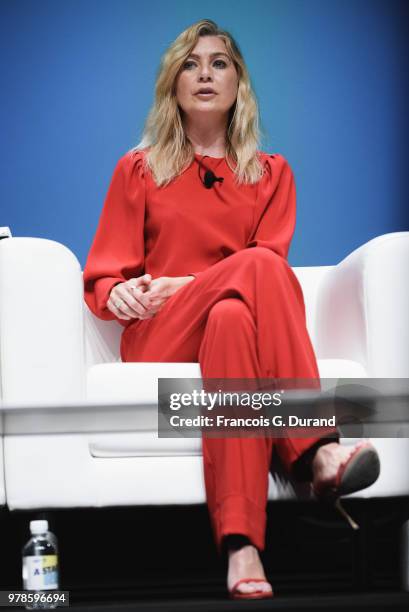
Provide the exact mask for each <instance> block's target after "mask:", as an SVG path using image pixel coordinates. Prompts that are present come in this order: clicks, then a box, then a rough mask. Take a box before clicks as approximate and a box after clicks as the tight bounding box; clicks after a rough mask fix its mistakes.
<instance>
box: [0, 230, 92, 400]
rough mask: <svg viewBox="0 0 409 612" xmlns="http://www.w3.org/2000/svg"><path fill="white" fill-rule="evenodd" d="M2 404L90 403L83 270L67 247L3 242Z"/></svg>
mask: <svg viewBox="0 0 409 612" xmlns="http://www.w3.org/2000/svg"><path fill="white" fill-rule="evenodd" d="M0 295H1V300H0V359H1V364H0V365H1V387H2V399H3V400H4V401H6V402H17V401H18V402H23V403H25V402H27V403H31V404H33V403H36V402H41V401H50V400H52V401H59V400H64V401H69V400H75V399H80V398H82V397H85V358H84V333H83V286H82V276H81V268H80V264H79V262H78V260H77V259H76V257H75V256H74V255H73V253H72V252H71V251H70V250H69V249H67V248H66V247H65V246H63V245H62V244H59V243H58V242H54V241H52V240H45V239H41V238H8V239H7V240H2V241H0Z"/></svg>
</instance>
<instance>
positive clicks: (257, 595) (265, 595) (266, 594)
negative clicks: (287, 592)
mask: <svg viewBox="0 0 409 612" xmlns="http://www.w3.org/2000/svg"><path fill="white" fill-rule="evenodd" d="M243 582H268V581H267V580H265V579H264V578H242V579H241V580H238V581H237V582H236V584H235V585H234V586H233V587H232V589H231V590H230V591H229V597H230V598H231V599H270V598H271V597H273V591H272V590H271V591H253V592H252V593H242V592H241V591H239V590H238V586H239V585H240V584H242V583H243Z"/></svg>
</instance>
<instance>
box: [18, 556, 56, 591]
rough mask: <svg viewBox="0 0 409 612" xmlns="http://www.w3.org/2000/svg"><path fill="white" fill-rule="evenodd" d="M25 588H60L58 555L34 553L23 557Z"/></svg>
mask: <svg viewBox="0 0 409 612" xmlns="http://www.w3.org/2000/svg"><path fill="white" fill-rule="evenodd" d="M23 576H24V588H25V589H27V590H29V591H43V590H47V589H58V561H57V555H42V556H38V555H33V556H27V557H24V559H23Z"/></svg>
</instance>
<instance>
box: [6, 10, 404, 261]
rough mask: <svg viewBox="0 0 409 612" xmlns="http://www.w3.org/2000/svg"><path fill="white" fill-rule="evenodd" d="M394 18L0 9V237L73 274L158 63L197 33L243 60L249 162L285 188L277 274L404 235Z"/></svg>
mask: <svg viewBox="0 0 409 612" xmlns="http://www.w3.org/2000/svg"><path fill="white" fill-rule="evenodd" d="M408 13H409V11H408V3H407V2H403V1H402V2H401V1H400V0H394V1H391V0H342V1H339V0H332V1H329V0H286V1H285V2H283V1H282V0H278V1H276V0H270V1H263V0H253V1H252V2H251V3H249V2H248V0H234V1H233V0H216V1H213V0H209V1H208V2H207V3H206V4H205V7H204V8H202V7H200V6H198V3H192V2H191V0H188V1H185V0H179V1H176V2H175V1H174V2H168V1H161V0H150V2H140V1H137V0H105V1H104V0H69V1H68V0H59V1H55V0H52V1H46V0H41V1H37V2H33V1H31V0H2V1H1V2H0V23H1V26H0V28H1V30H0V51H1V58H2V61H3V66H2V77H1V88H2V98H1V100H2V101H1V104H2V111H1V126H0V127H1V134H2V141H3V146H2V148H1V149H2V150H1V169H2V171H1V186H0V198H1V200H0V201H1V216H0V225H9V226H10V227H11V229H12V232H13V235H15V236H39V237H46V238H50V239H53V240H57V241H59V242H62V243H64V244H65V245H67V246H68V247H69V248H70V249H71V250H72V251H73V252H74V253H75V254H76V255H77V257H78V258H79V260H80V262H81V264H82V265H84V263H85V259H86V255H87V252H88V249H89V247H90V244H91V241H92V238H93V235H94V232H95V229H96V225H97V222H98V218H99V215H100V211H101V207H102V204H103V201H104V197H105V193H106V190H107V188H108V185H109V181H110V179H111V175H112V172H113V169H114V166H115V164H116V162H117V160H118V158H119V157H120V156H122V155H123V154H124V153H125V152H126V151H127V150H128V149H129V148H130V147H131V146H133V145H134V144H136V143H137V142H138V140H139V139H140V136H141V131H142V127H143V123H144V120H145V117H146V115H147V112H148V110H149V108H150V106H151V103H152V100H153V89H154V82H155V76H156V71H157V68H158V65H159V60H160V57H161V55H162V53H163V52H164V51H165V49H166V47H167V46H168V45H169V44H170V43H171V41H172V40H173V39H174V38H175V37H176V36H177V35H178V34H179V33H180V32H181V31H182V30H183V29H185V28H186V27H188V26H189V25H190V24H191V23H193V22H195V21H197V20H199V19H203V18H210V19H213V20H214V21H216V22H217V23H218V24H219V25H220V26H221V27H224V28H225V29H227V30H229V31H230V32H231V33H232V34H233V36H234V37H235V38H236V40H237V42H238V43H239V46H240V48H241V50H242V52H243V54H244V57H245V60H246V62H247V65H248V68H249V71H250V74H251V77H252V82H253V86H254V89H255V92H256V95H257V97H258V100H259V104H260V111H261V118H262V126H263V130H264V133H265V137H264V140H263V143H262V148H263V149H264V150H265V151H268V152H280V153H282V154H283V155H284V156H285V157H286V158H287V159H288V161H289V162H290V164H291V166H292V168H293V170H294V173H295V177H296V184H297V203H298V214H297V228H296V232H295V235H294V239H293V243H292V247H291V250H290V257H289V260H290V263H291V264H292V265H319V264H334V263H337V262H338V261H340V260H341V259H342V258H343V257H345V256H346V255H347V254H348V253H349V252H351V251H352V250H353V249H355V248H357V247H358V246H359V245H361V244H363V243H365V242H366V241H368V240H370V239H371V238H373V237H375V236H377V235H380V234H384V233H387V232H393V231H401V230H408V229H409V220H408V202H409V198H408V183H407V180H406V175H407V165H408V164H407V162H408V153H407V143H408V132H409V130H408V116H407V108H408V91H407V81H406V79H407V74H408V63H409V60H408V53H407V51H408V49H407V34H408V31H407V30H408V26H407V23H408Z"/></svg>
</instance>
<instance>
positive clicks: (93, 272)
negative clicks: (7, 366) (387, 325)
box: [84, 152, 332, 550]
mask: <svg viewBox="0 0 409 612" xmlns="http://www.w3.org/2000/svg"><path fill="white" fill-rule="evenodd" d="M143 155H144V154H143V152H137V153H133V154H132V153H131V152H128V153H127V154H126V155H124V156H123V157H122V158H121V159H120V160H119V162H118V164H117V166H116V168H115V172H114V175H113V178H112V181H111V185H110V188H109V191H108V194H107V198H106V201H105V205H104V209H103V212H102V215H101V219H100V222H99V226H98V230H97V233H96V236H95V239H94V242H93V244H92V247H91V250H90V253H89V256H88V260H87V263H86V266H85V269H84V287H85V299H86V302H87V304H88V306H89V307H90V309H91V310H92V311H93V312H94V313H95V314H96V315H97V316H98V317H100V318H102V319H106V320H108V319H115V318H116V317H115V315H114V314H113V313H111V312H110V311H109V310H108V309H107V307H106V302H107V300H108V297H109V294H110V291H111V289H112V287H113V286H114V285H115V284H116V283H118V282H123V281H125V280H127V279H129V278H135V277H138V276H141V275H143V274H144V273H150V274H151V275H152V277H153V278H157V277H159V276H186V275H188V274H191V273H193V274H194V275H195V276H196V278H195V280H194V281H192V282H190V283H188V284H186V285H185V286H183V287H182V288H181V289H179V290H178V291H177V292H176V293H175V294H174V295H173V296H171V297H170V298H168V300H167V302H166V303H165V305H164V306H163V307H162V309H161V310H160V311H159V312H158V313H157V314H156V315H155V316H154V317H153V318H150V319H145V320H142V319H132V320H131V321H123V320H119V319H118V321H119V322H120V323H121V324H122V325H124V326H126V329H125V330H124V332H123V334H122V341H121V357H122V360H123V361H140V362H144V361H145V362H146V361H158V362H196V361H198V362H199V363H200V367H201V372H202V376H203V377H204V378H220V377H221V378H267V377H281V378H296V377H297V378H316V379H318V378H319V373H318V368H317V363H316V358H315V354H314V350H313V347H312V344H311V341H310V338H309V336H308V332H307V329H306V321H305V307H304V300H303V294H302V290H301V287H300V284H299V282H298V280H297V278H296V276H295V274H294V273H293V271H292V269H291V267H290V266H289V264H288V262H287V253H288V249H289V245H290V241H291V238H292V235H293V231H294V227H295V185H294V179H293V174H292V171H291V168H290V166H289V164H288V163H287V161H286V160H285V159H284V158H283V157H282V156H281V155H268V154H266V153H261V154H260V155H261V161H262V163H263V166H264V169H265V173H264V175H263V177H262V178H261V180H260V181H259V182H258V183H256V184H254V185H237V184H235V182H234V179H235V175H234V173H233V172H232V171H231V169H230V168H229V166H228V165H227V162H226V160H225V159H224V158H208V157H204V158H203V157H202V156H200V155H198V154H196V155H195V159H194V161H193V162H192V164H191V165H190V166H189V167H188V168H187V169H186V170H185V171H184V172H183V173H182V174H180V175H179V176H178V177H177V178H176V179H174V180H173V181H172V182H171V183H170V184H169V185H168V186H166V187H162V188H158V187H157V186H156V184H155V182H154V180H153V177H152V176H151V174H150V172H149V171H144V168H143ZM199 161H201V162H202V164H203V165H205V166H206V167H208V168H210V169H212V170H213V171H214V173H215V174H216V175H217V176H222V177H223V178H224V181H223V183H220V182H216V183H214V185H213V187H212V188H211V189H205V188H204V187H203V185H202V184H201V181H200V179H199V175H198V170H199ZM201 175H202V177H203V172H201ZM321 431H322V435H324V434H327V433H328V432H329V433H331V432H332V430H325V431H324V430H321ZM319 440H320V438H318V437H315V438H304V439H302V438H300V439H294V438H293V439H291V438H277V439H274V438H267V439H265V438H224V439H223V438H206V437H203V439H202V443H203V461H204V476H205V484H206V493H207V501H208V506H209V512H210V516H211V519H212V524H213V528H214V532H215V537H216V542H217V545H218V547H219V549H220V546H221V542H222V538H223V536H225V535H227V534H231V533H240V534H244V535H247V536H248V537H249V538H250V540H251V541H252V542H253V543H254V544H255V545H256V546H257V547H258V548H259V549H260V550H262V549H263V548H264V534H265V523H266V511H265V507H266V501H267V490H268V471H269V465H270V459H271V452H272V448H273V445H275V447H276V449H277V452H278V454H279V456H280V458H281V460H282V461H283V463H284V465H285V466H286V467H287V469H288V470H291V468H292V466H293V464H294V462H295V460H296V459H298V458H299V457H300V456H301V455H302V453H303V452H304V451H305V450H307V449H308V448H310V447H311V446H312V445H314V444H315V443H316V442H317V441H319ZM238 466H239V469H237V467H238Z"/></svg>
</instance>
